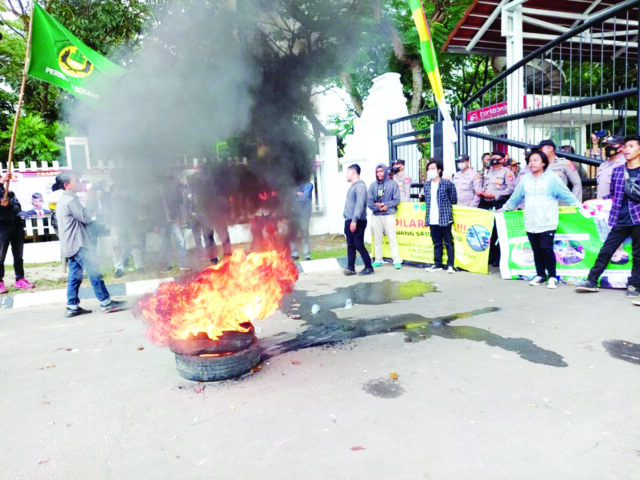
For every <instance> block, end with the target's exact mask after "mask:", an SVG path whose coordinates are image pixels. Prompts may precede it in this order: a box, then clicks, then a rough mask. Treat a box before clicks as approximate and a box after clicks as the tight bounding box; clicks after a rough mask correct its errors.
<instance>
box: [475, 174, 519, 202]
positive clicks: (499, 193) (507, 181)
mask: <svg viewBox="0 0 640 480" xmlns="http://www.w3.org/2000/svg"><path fill="white" fill-rule="evenodd" d="M482 189H483V190H484V191H485V192H487V193H490V194H491V195H493V196H494V197H495V200H496V202H500V203H504V202H506V201H507V199H508V197H509V196H510V195H511V194H512V193H513V190H514V189H515V178H514V175H513V172H512V171H511V170H510V169H509V168H507V167H504V166H502V165H500V167H498V168H495V167H492V168H490V169H489V171H488V172H487V174H486V175H485V177H484V183H483V186H482Z"/></svg>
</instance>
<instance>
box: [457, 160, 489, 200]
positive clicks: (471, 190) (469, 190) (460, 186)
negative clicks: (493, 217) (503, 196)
mask: <svg viewBox="0 0 640 480" xmlns="http://www.w3.org/2000/svg"><path fill="white" fill-rule="evenodd" d="M456 165H457V166H458V171H457V172H456V173H454V174H453V178H452V180H453V184H454V185H455V186H456V193H457V195H458V205H463V206H465V207H478V204H479V203H480V196H479V193H480V192H482V176H481V175H480V174H479V173H478V172H476V171H475V170H474V169H473V168H471V167H470V165H469V155H461V156H460V157H458V159H457V160H456Z"/></svg>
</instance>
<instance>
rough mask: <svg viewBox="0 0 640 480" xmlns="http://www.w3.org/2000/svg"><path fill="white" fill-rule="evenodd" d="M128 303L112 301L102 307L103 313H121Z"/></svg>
mask: <svg viewBox="0 0 640 480" xmlns="http://www.w3.org/2000/svg"><path fill="white" fill-rule="evenodd" d="M126 304H127V302H121V301H119V300H111V302H110V303H109V304H107V305H104V306H101V307H100V308H102V312H103V313H112V312H119V311H120V310H122V309H123V308H124V306H125V305H126Z"/></svg>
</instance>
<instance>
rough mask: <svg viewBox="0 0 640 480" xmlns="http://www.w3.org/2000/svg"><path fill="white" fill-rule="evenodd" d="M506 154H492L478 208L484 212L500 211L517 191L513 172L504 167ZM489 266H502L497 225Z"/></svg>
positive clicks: (493, 231)
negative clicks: (514, 191) (515, 190)
mask: <svg viewBox="0 0 640 480" xmlns="http://www.w3.org/2000/svg"><path fill="white" fill-rule="evenodd" d="M503 159H504V153H502V152H493V153H491V160H490V167H489V171H488V172H487V174H486V175H485V176H484V182H483V185H482V192H480V193H479V194H478V195H480V197H482V198H481V200H480V203H479V204H478V208H482V209H484V210H491V209H493V208H495V209H498V208H500V207H502V206H503V205H504V204H505V203H506V201H507V200H509V197H510V196H511V194H512V193H513V190H514V189H515V184H516V182H515V177H514V175H513V172H512V171H511V170H510V169H508V168H507V167H505V166H503V165H502V163H501V162H502V161H503ZM489 264H491V265H493V266H494V267H497V266H499V264H500V248H499V247H498V230H497V229H496V226H495V223H494V226H493V230H492V232H491V244H490V246H489Z"/></svg>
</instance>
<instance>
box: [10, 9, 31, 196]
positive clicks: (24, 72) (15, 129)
mask: <svg viewBox="0 0 640 480" xmlns="http://www.w3.org/2000/svg"><path fill="white" fill-rule="evenodd" d="M34 11H35V8H34V7H31V16H30V17H29V32H28V34H27V49H26V50H27V52H26V55H25V59H24V70H22V83H21V84H20V95H19V96H18V106H17V108H16V116H15V118H14V119H13V130H12V131H11V142H10V143H9V155H8V156H7V181H6V182H5V187H4V197H3V198H2V199H3V200H7V199H8V197H9V183H11V167H12V166H13V152H14V150H15V147H16V136H17V133H18V122H19V121H20V112H21V111H22V102H23V100H24V91H25V88H26V86H27V71H28V70H29V59H30V58H31V32H32V31H33V12H34Z"/></svg>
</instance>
